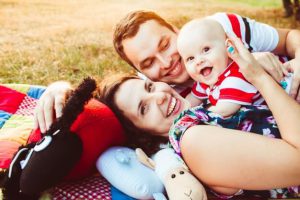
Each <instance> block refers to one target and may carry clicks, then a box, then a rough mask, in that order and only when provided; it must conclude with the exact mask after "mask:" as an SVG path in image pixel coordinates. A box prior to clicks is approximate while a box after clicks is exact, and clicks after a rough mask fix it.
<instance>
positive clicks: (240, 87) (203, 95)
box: [192, 62, 265, 105]
mask: <svg viewBox="0 0 300 200" xmlns="http://www.w3.org/2000/svg"><path fill="white" fill-rule="evenodd" d="M192 94H193V95H194V96H195V97H197V98H199V99H207V98H208V99H209V101H210V103H211V104H212V105H216V104H217V102H231V103H236V104H240V105H261V104H265V103H264V102H265V101H264V99H263V98H262V96H261V95H260V93H259V92H258V91H257V89H256V88H255V87H254V86H253V85H252V84H251V83H249V82H248V81H247V80H246V79H245V78H244V76H243V74H242V73H241V72H239V66H238V65H237V64H236V63H235V62H232V63H231V64H230V65H229V66H228V67H227V68H226V69H225V70H224V72H223V73H222V74H221V75H220V76H219V79H218V81H217V83H216V84H215V85H214V86H213V87H211V88H210V87H209V86H208V85H206V84H204V83H199V82H195V83H194V85H193V88H192Z"/></svg>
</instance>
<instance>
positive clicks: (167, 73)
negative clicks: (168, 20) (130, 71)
mask: <svg viewBox="0 0 300 200" xmlns="http://www.w3.org/2000/svg"><path fill="white" fill-rule="evenodd" d="M176 40H177V33H175V32H173V31H171V30H170V29H168V28H167V27H165V26H162V25H160V24H159V23H158V22H156V21H155V20H149V21H146V22H145V23H143V24H141V26H140V28H139V30H138V32H137V34H136V35H135V36H134V37H132V38H128V39H125V40H124V41H123V47H124V52H125V54H126V56H127V57H128V58H129V60H130V61H131V62H132V63H133V65H134V66H135V67H136V68H137V69H138V70H139V71H140V72H142V73H143V74H144V75H146V76H147V77H148V78H150V79H151V80H152V81H162V82H166V83H173V84H183V83H185V82H186V81H187V80H189V78H190V77H189V75H188V73H187V71H186V70H185V67H184V64H183V62H182V60H181V57H180V55H179V54H178V51H177V46H176Z"/></svg>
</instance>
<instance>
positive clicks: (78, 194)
mask: <svg viewBox="0 0 300 200" xmlns="http://www.w3.org/2000/svg"><path fill="white" fill-rule="evenodd" d="M45 89H46V88H45V87H43V86H36V85H26V84H0V170H5V169H7V168H8V167H9V164H10V162H11V159H12V157H13V155H14V153H15V152H16V151H17V150H18V148H19V146H21V145H25V144H26V143H27V142H28V141H29V140H30V141H35V140H37V138H34V137H37V136H36V135H35V134H33V133H34V131H33V125H34V124H33V115H34V108H35V107H36V105H37V101H38V99H39V98H40V96H41V95H42V94H43V92H44V91H45ZM49 192H50V196H51V199H57V200H59V199H97V200H102V199H103V200H104V199H105V200H116V199H124V200H132V199H133V198H131V197H129V196H127V195H125V194H123V193H122V192H120V191H119V190H117V189H116V188H114V187H113V186H111V185H110V184H109V183H108V182H107V181H106V180H105V179H104V178H103V177H102V176H101V175H99V174H96V175H93V176H90V177H87V178H85V179H82V180H78V181H72V182H63V183H61V184H59V185H58V186H55V187H53V188H52V189H51V190H49Z"/></svg>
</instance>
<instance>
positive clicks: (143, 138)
mask: <svg viewBox="0 0 300 200" xmlns="http://www.w3.org/2000/svg"><path fill="white" fill-rule="evenodd" d="M131 79H140V78H139V77H138V76H134V75H127V76H125V75H115V76H114V77H109V79H105V80H103V81H101V83H100V87H99V100H100V101H101V102H103V103H104V104H106V105H107V106H108V107H109V108H110V109H111V110H112V111H113V112H114V113H115V115H116V116H117V118H118V119H119V121H120V123H121V124H122V126H123V128H124V131H125V133H126V136H127V146H129V147H131V148H133V149H135V148H138V147H139V148H142V149H143V150H144V151H145V152H146V153H147V154H148V155H151V154H153V153H156V152H157V151H158V150H159V145H160V144H161V143H166V142H167V141H168V138H166V137H163V136H157V135H153V134H151V132H149V131H146V130H144V129H141V128H138V127H136V126H135V125H134V124H133V122H132V121H131V120H129V119H128V118H127V117H126V116H125V114H124V111H122V110H121V109H119V107H118V105H117V104H116V100H115V96H116V93H117V92H118V90H119V88H120V86H121V85H122V84H123V83H124V82H126V81H128V80H131Z"/></svg>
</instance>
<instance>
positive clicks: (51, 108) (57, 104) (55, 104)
mask: <svg viewBox="0 0 300 200" xmlns="http://www.w3.org/2000/svg"><path fill="white" fill-rule="evenodd" d="M71 90H72V87H71V85H70V84H69V83H68V82H62V81H59V82H55V83H52V84H51V85H49V86H48V88H47V89H46V90H45V92H44V93H43V94H42V96H41V97H40V99H39V101H38V104H37V106H36V108H35V112H34V122H35V128H40V130H41V132H42V133H45V132H46V130H48V129H49V127H50V125H51V124H52V123H53V121H54V119H55V118H58V117H60V116H61V115H62V109H63V107H64V103H65V97H66V94H68V93H69V92H70V91H71Z"/></svg>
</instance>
